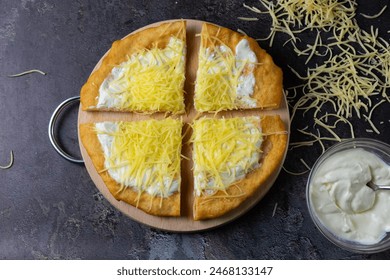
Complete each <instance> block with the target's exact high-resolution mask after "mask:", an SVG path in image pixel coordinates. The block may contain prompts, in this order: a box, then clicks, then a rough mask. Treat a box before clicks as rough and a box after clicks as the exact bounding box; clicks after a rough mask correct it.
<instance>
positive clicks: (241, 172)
mask: <svg viewBox="0 0 390 280" xmlns="http://www.w3.org/2000/svg"><path fill="white" fill-rule="evenodd" d="M252 119H255V120H256V122H259V121H260V118H259V117H252ZM246 126H247V133H248V137H250V140H251V142H252V143H254V144H255V145H256V148H257V149H258V150H259V149H260V147H261V144H262V138H260V139H257V140H256V138H257V137H255V134H256V133H258V132H259V130H260V128H259V127H257V126H256V125H255V124H254V123H253V122H250V121H249V122H247V123H246ZM260 132H261V131H260ZM231 156H232V157H236V156H237V152H234V151H233V152H232V155H231ZM195 157H196V155H195V150H194V155H193V158H195ZM259 160H260V153H259V152H258V151H254V152H253V153H252V154H251V156H250V157H248V158H243V159H242V160H241V161H240V163H239V164H238V165H233V164H232V163H231V162H227V163H226V164H227V166H228V168H229V169H228V172H225V173H221V174H220V175H221V178H222V182H223V185H224V186H226V187H229V186H231V185H232V184H233V183H234V182H237V181H239V180H242V179H244V178H245V176H246V175H247V173H246V172H245V171H246V170H245V167H248V170H250V171H251V170H254V169H256V168H258V167H260V164H259ZM214 185H215V182H214V179H213V178H207V176H206V172H205V171H203V170H202V168H200V167H199V166H198V165H197V164H196V162H194V190H195V194H196V195H197V196H200V195H201V193H202V191H205V192H206V193H207V194H213V193H214V192H216V190H215V188H214Z"/></svg>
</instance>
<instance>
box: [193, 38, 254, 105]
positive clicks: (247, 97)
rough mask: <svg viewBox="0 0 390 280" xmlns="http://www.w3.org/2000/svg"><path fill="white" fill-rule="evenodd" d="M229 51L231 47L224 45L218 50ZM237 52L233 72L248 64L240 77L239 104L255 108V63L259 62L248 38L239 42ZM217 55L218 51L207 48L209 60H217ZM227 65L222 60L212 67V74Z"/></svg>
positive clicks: (237, 90) (210, 70) (220, 70)
mask: <svg viewBox="0 0 390 280" xmlns="http://www.w3.org/2000/svg"><path fill="white" fill-rule="evenodd" d="M228 51H229V49H228V48H227V47H225V46H223V45H222V46H218V52H221V53H226V52H228ZM235 53H236V54H235V68H234V69H233V74H235V73H236V72H237V71H238V69H241V67H242V66H243V65H244V64H246V66H245V67H246V71H245V73H241V74H240V76H239V77H238V84H237V87H236V96H237V105H239V106H243V107H247V108H255V107H256V106H257V101H256V99H254V98H252V96H253V92H254V86H255V83H256V79H255V76H254V74H253V70H254V65H255V63H257V57H256V54H255V53H254V52H253V51H252V49H251V48H250V46H249V42H248V40H246V39H242V40H241V41H240V42H239V43H238V44H237V46H236V49H235ZM216 55H217V52H216V51H211V49H210V48H207V49H205V57H206V58H207V60H209V61H212V60H215V57H216ZM227 67H229V66H228V65H227V63H226V62H225V61H224V60H221V61H219V62H218V63H217V64H216V65H215V66H213V67H211V68H210V69H209V72H210V74H212V73H219V72H222V69H226V68H227ZM198 71H199V70H198ZM198 75H199V74H198Z"/></svg>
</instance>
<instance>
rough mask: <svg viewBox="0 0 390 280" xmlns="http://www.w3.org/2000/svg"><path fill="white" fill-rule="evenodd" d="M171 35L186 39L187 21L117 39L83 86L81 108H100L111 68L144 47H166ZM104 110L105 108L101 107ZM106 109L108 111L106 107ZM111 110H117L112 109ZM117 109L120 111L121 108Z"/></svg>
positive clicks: (163, 25) (164, 25) (165, 24)
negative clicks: (103, 84)
mask: <svg viewBox="0 0 390 280" xmlns="http://www.w3.org/2000/svg"><path fill="white" fill-rule="evenodd" d="M171 36H176V37H177V38H179V39H181V40H183V41H184V42H185V40H186V22H185V21H183V20H180V21H175V22H168V23H163V24H161V25H159V26H156V27H151V28H148V29H145V30H142V31H140V32H136V33H134V34H131V35H129V36H127V37H125V38H123V39H121V40H118V41H115V42H114V43H113V44H112V47H111V49H110V50H109V51H108V52H107V54H106V55H105V56H104V58H103V60H102V61H101V64H100V65H99V66H98V68H97V69H96V70H95V71H93V73H92V74H91V75H90V76H89V78H88V80H87V82H86V83H85V84H84V86H83V87H82V88H81V92H80V97H81V108H82V109H83V110H87V111H88V110H98V109H96V108H94V107H95V106H96V104H97V97H98V95H99V88H100V85H101V84H102V83H103V81H104V79H105V78H106V77H107V76H108V75H109V74H110V73H111V70H112V69H113V68H114V67H115V66H117V65H119V64H121V63H122V62H124V61H126V60H127V59H128V57H130V56H131V55H132V54H134V53H137V52H139V51H140V50H142V49H151V48H152V47H154V46H157V47H158V48H161V49H163V48H165V47H166V45H167V44H168V43H169V40H170V38H171ZM99 110H104V109H99ZM104 111H107V109H105V110H104ZM110 111H115V109H114V110H111V109H110ZM117 111H120V110H119V109H118V110H117Z"/></svg>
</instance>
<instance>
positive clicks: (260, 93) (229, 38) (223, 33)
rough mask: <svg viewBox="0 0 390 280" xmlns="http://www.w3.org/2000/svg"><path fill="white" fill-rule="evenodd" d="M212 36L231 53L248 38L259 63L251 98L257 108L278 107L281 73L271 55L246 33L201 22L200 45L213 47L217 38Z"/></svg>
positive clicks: (280, 97) (281, 80) (280, 100)
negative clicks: (255, 102)
mask: <svg viewBox="0 0 390 280" xmlns="http://www.w3.org/2000/svg"><path fill="white" fill-rule="evenodd" d="M210 37H211V39H210ZM213 37H214V38H218V40H220V41H221V42H223V43H224V44H225V45H226V46H228V47H229V48H230V49H231V50H232V51H233V53H235V49H236V46H237V44H238V43H239V42H240V41H241V40H242V39H246V40H248V42H249V46H250V48H251V49H252V50H253V51H254V52H255V54H256V56H257V61H258V63H259V65H256V66H255V69H254V75H255V79H256V84H255V88H254V92H253V96H252V98H254V99H256V100H257V107H258V108H264V109H274V108H279V106H280V104H281V102H282V98H283V73H282V70H281V69H280V68H279V67H278V66H276V65H275V63H274V62H273V59H272V57H271V56H270V55H269V54H268V53H267V52H266V51H265V50H263V49H262V48H261V47H260V46H259V44H258V43H257V42H256V40H254V39H252V38H250V37H248V36H246V35H243V34H240V33H238V32H234V31H232V30H230V29H228V28H224V27H220V26H217V25H214V24H209V23H203V25H202V33H201V38H202V42H201V45H202V47H204V48H209V47H210V48H213V47H214V46H215V45H216V44H217V45H218V40H217V41H215V40H213V39H212V38H213Z"/></svg>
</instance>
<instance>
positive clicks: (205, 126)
mask: <svg viewBox="0 0 390 280" xmlns="http://www.w3.org/2000/svg"><path fill="white" fill-rule="evenodd" d="M259 124H260V118H259V117H244V118H229V119H209V118H201V119H199V120H197V121H195V122H194V123H193V134H192V138H191V142H192V143H193V161H194V179H195V186H194V188H195V193H196V195H198V196H200V195H201V194H205V195H211V194H214V193H215V192H216V191H218V190H220V191H225V192H226V189H227V188H228V187H229V186H231V185H233V184H234V183H235V182H237V181H238V180H241V179H243V178H244V177H245V176H246V174H248V173H249V172H250V171H251V170H253V169H255V168H258V167H259V166H260V165H259V159H260V154H261V149H260V147H261V143H262V141H263V137H262V133H261V128H260V127H259Z"/></svg>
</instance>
